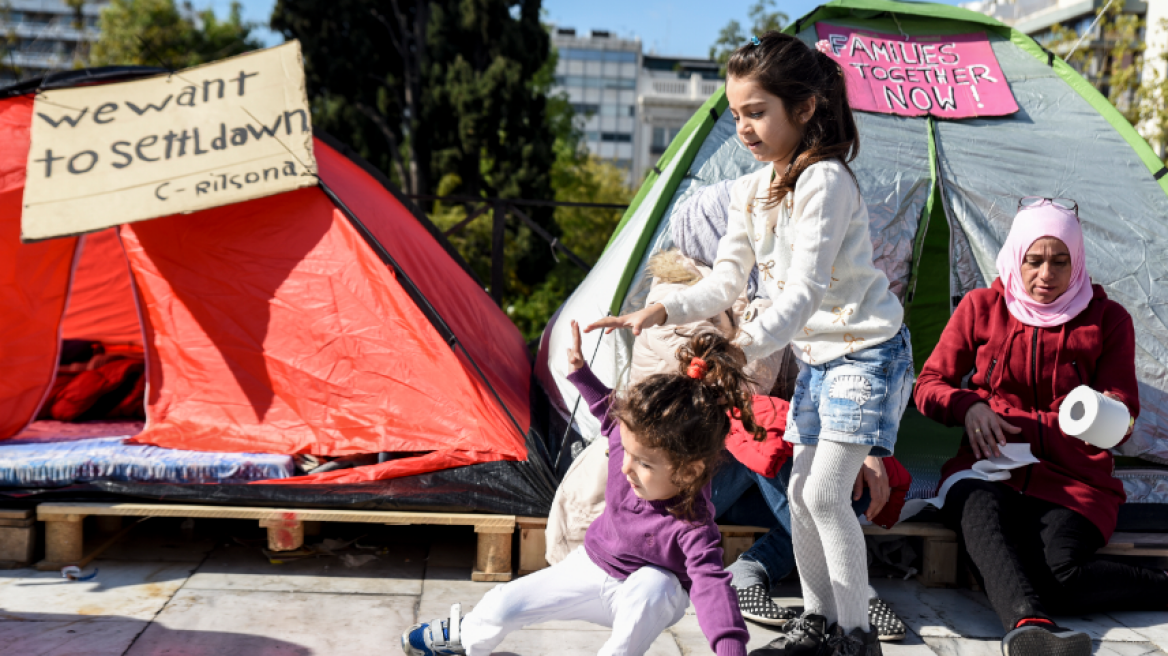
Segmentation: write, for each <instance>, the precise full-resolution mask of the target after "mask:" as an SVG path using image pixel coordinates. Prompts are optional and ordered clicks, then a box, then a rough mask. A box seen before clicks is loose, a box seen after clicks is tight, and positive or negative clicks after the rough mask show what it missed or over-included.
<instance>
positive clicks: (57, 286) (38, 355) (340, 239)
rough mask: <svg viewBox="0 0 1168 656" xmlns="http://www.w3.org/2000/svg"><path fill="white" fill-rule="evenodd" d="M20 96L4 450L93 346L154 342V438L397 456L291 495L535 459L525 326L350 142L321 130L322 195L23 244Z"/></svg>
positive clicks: (1, 182) (4, 282) (2, 341)
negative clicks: (68, 353) (81, 348)
mask: <svg viewBox="0 0 1168 656" xmlns="http://www.w3.org/2000/svg"><path fill="white" fill-rule="evenodd" d="M3 95H4V93H3V92H2V91H0V144H3V146H2V147H0V439H5V438H9V437H11V436H13V435H15V434H16V433H18V432H19V431H20V430H22V429H23V428H24V427H25V426H26V425H27V424H28V423H29V422H30V421H32V420H33V418H34V417H35V416H36V414H37V411H38V408H39V407H40V405H41V404H42V403H43V402H44V399H45V397H46V395H47V393H48V391H49V389H50V388H51V386H52V383H53V377H54V373H55V371H56V366H57V360H58V355H59V349H60V342H61V339H62V338H63V337H64V338H69V337H76V338H83V339H89V340H98V341H103V342H107V343H124V342H136V343H140V344H142V345H143V346H144V348H145V351H146V359H147V362H146V377H147V383H148V387H147V390H148V391H147V399H146V412H147V423H146V428H145V430H144V431H143V432H142V433H141V434H140V435H139V436H138V437H137V438H136V439H137V440H138V441H140V442H143V443H148V444H154V445H157V446H163V447H172V448H182V449H192V450H204V451H247V452H268V453H287V454H298V453H304V454H318V455H330V456H336V455H344V454H354V453H382V452H390V453H393V454H395V455H396V456H397V457H396V458H395V459H392V460H390V461H388V462H384V463H382V464H378V465H371V466H367V467H362V468H357V469H349V470H341V471H335V472H330V473H328V474H321V475H318V476H310V477H302V478H299V479H288V480H286V481H284V482H287V483H316V482H329V483H333V484H343V483H352V482H356V481H370V480H384V479H390V478H397V477H403V476H411V475H417V474H421V473H424V472H431V471H437V470H447V469H450V468H453V467H460V466H467V465H475V464H477V463H489V462H496V461H514V462H519V461H526V460H527V459H528V446H529V444H528V442H527V434H528V431H529V428H530V426H529V422H530V407H529V403H530V402H529V391H530V390H529V383H530V373H531V367H530V364H529V362H528V359H527V355H526V349H525V345H524V343H523V340H522V338H521V336H520V334H519V332H518V330H516V328H515V326H514V325H513V324H512V323H511V322H510V320H509V319H508V318H507V316H506V315H505V314H504V313H503V312H502V311H500V309H499V308H498V307H496V306H495V305H494V303H493V302H492V301H491V299H490V297H489V296H488V295H487V294H486V293H485V292H484V291H483V289H482V288H481V286H480V285H479V284H478V283H477V282H476V280H475V279H474V277H473V274H471V273H470V272H469V269H468V268H467V267H466V265H465V263H463V262H462V261H461V259H459V258H458V256H457V254H456V253H455V252H454V251H453V250H452V249H451V248H450V246H449V244H448V243H446V242H445V240H444V239H443V238H442V237H441V235H440V234H439V233H438V232H437V231H436V230H435V229H434V227H433V226H432V225H431V224H429V222H428V221H427V220H426V219H425V217H424V216H422V215H420V214H418V213H415V211H412V209H411V206H408V205H407V203H406V202H405V201H403V200H402V199H401V198H399V197H397V196H396V195H395V192H394V191H393V190H392V189H391V188H390V187H389V186H388V183H387V181H385V180H384V179H383V178H380V179H379V176H380V174H378V173H376V172H375V171H373V170H372V169H370V168H369V167H367V166H366V165H363V164H362V163H359V162H357V161H355V160H354V159H352V158H350V157H349V156H346V155H345V154H342V152H341V151H342V150H343V146H340V145H338V144H335V143H332V142H331V140H328V139H327V137H323V136H321V135H318V136H317V138H316V140H315V153H316V159H317V165H318V169H319V178H320V182H321V186H318V187H310V188H306V189H301V190H297V191H292V192H288V193H284V194H280V195H276V196H271V197H267V198H261V199H257V200H252V201H248V202H244V203H238V204H235V205H229V206H224V207H218V208H214V209H210V210H205V211H201V212H197V213H193V214H188V215H175V216H170V217H165V218H160V219H155V220H150V221H144V222H140V223H134V224H129V225H123V226H119V227H116V228H110V229H107V230H104V231H101V232H97V233H93V234H89V235H85V236H81V237H67V238H60V239H53V240H49V241H44V242H40V243H31V244H22V243H21V242H20V214H21V198H22V192H23V186H24V169H25V163H26V159H27V155H28V149H29V130H30V122H31V119H32V108H33V94H32V93H27V94H23V95H20V94H14V92H13V91H11V90H10V91H9V97H6V98H5V97H3ZM403 454H405V455H403ZM543 469H545V470H546V465H545V466H543Z"/></svg>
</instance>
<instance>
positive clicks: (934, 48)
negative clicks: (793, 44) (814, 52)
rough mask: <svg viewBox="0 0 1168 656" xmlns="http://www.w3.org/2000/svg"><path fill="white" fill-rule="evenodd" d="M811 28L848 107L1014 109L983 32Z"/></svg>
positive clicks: (1000, 112) (919, 111) (955, 114)
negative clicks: (841, 82)
mask: <svg viewBox="0 0 1168 656" xmlns="http://www.w3.org/2000/svg"><path fill="white" fill-rule="evenodd" d="M815 29H816V32H817V33H818V34H819V38H820V39H822V40H825V41H827V44H828V46H829V47H830V51H829V52H828V56H830V57H832V58H833V59H835V60H836V61H838V62H839V63H840V66H842V67H843V69H844V76H845V77H846V79H847V86H848V102H850V103H851V105H852V109H858V110H861V111H865V112H879V113H883V114H898V115H900V116H925V115H931V116H935V117H937V118H973V117H977V116H1005V115H1007V114H1013V113H1014V112H1016V111H1018V103H1017V102H1016V101H1015V100H1014V93H1013V92H1012V91H1011V90H1010V85H1009V84H1008V83H1007V82H1006V76H1005V75H1003V74H1002V68H1001V66H999V65H998V58H997V57H996V56H994V51H993V48H991V47H990V43H989V40H988V39H987V38H986V35H985V34H984V33H976V34H951V35H946V36H915V37H907V38H906V37H904V36H901V35H895V34H880V33H876V32H868V31H862V30H856V29H853V28H849V27H840V26H837V25H829V24H826V23H817V24H816V26H815Z"/></svg>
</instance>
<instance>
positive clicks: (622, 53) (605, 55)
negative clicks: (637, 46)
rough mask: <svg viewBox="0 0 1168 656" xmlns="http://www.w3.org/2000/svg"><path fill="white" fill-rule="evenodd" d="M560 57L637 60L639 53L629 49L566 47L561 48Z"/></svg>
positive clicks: (585, 59) (596, 59)
mask: <svg viewBox="0 0 1168 656" xmlns="http://www.w3.org/2000/svg"><path fill="white" fill-rule="evenodd" d="M560 59H575V60H580V61H606V62H636V61H637V53H635V52H630V51H628V50H585V49H583V48H564V49H563V50H560Z"/></svg>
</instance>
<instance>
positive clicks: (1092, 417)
mask: <svg viewBox="0 0 1168 656" xmlns="http://www.w3.org/2000/svg"><path fill="white" fill-rule="evenodd" d="M1130 423H1131V415H1130V414H1129V413H1128V411H1127V406H1126V405H1124V404H1122V403H1120V402H1119V401H1116V400H1115V399H1112V398H1109V397H1106V396H1103V395H1102V394H1100V393H1099V392H1096V391H1095V390H1093V389H1091V388H1090V387H1087V386H1086V385H1080V386H1078V387H1076V388H1075V389H1073V390H1071V393H1070V394H1068V395H1067V398H1065V399H1063V404H1062V406H1061V407H1060V408H1059V428H1061V429H1062V431H1063V432H1064V433H1066V434H1067V435H1070V436H1071V437H1077V438H1079V439H1080V440H1083V441H1084V442H1087V443H1088V444H1093V445H1095V446H1097V447H1099V448H1100V449H1110V448H1111V447H1113V446H1115V445H1116V444H1119V443H1120V441H1122V440H1123V436H1124V435H1125V434H1126V433H1127V429H1128V426H1129V425H1130Z"/></svg>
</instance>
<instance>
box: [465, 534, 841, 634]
mask: <svg viewBox="0 0 1168 656" xmlns="http://www.w3.org/2000/svg"><path fill="white" fill-rule="evenodd" d="M853 521H854V520H853ZM688 606H689V595H687V594H686V592H685V590H684V589H683V588H682V587H681V583H679V582H678V580H677V576H675V575H674V574H673V573H672V572H670V571H668V570H665V569H662V568H660V567H652V566H648V567H642V568H641V569H639V570H637V571H635V572H633V573H632V575H631V576H629V578H627V579H625V580H623V581H622V580H620V579H616V578H613V577H611V576H609V575H608V574H607V573H605V571H604V570H602V569H600V568H599V567H597V566H596V564H595V563H593V562H592V559H591V558H589V557H588V554H587V552H585V551H584V547H578V548H576V550H575V551H573V552H572V553H571V554H569V555H568V557H567V558H565V559H564V560H562V561H561V562H559V563H558V564H556V565H553V566H552V567H549V568H547V569H543V570H540V571H538V572H535V573H533V574H528V575H527V576H524V577H523V578H520V579H516V580H514V581H512V582H510V583H507V584H505V585H500V586H497V587H495V588H494V589H492V590H491V591H490V592H488V593H487V595H486V596H485V597H483V600H482V601H480V602H479V603H478V605H476V606H475V607H474V610H472V611H471V612H470V613H468V614H467V615H466V617H465V619H463V621H462V644H463V645H464V646H465V647H466V653H467V656H487V654H490V653H491V652H492V651H494V649H495V648H496V647H498V646H499V643H501V642H503V639H504V638H506V637H507V634H508V633H511V632H512V631H516V630H519V629H521V628H523V627H525V626H529V625H531V624H539V623H540V622H550V621H553V620H584V621H586V622H592V623H593V624H600V625H601V626H607V627H612V636H611V637H609V639H608V641H607V642H605V643H604V646H603V647H601V649H600V652H599V653H600V656H640V655H641V654H644V653H645V652H646V651H648V650H649V646H650V645H652V644H653V641H654V640H656V639H657V636H659V635H661V632H662V631H664V630H665V629H668V628H669V627H671V626H673V625H674V624H677V623H678V622H679V621H680V620H681V618H682V617H683V616H684V615H685V609H686V608H687V607H688Z"/></svg>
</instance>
